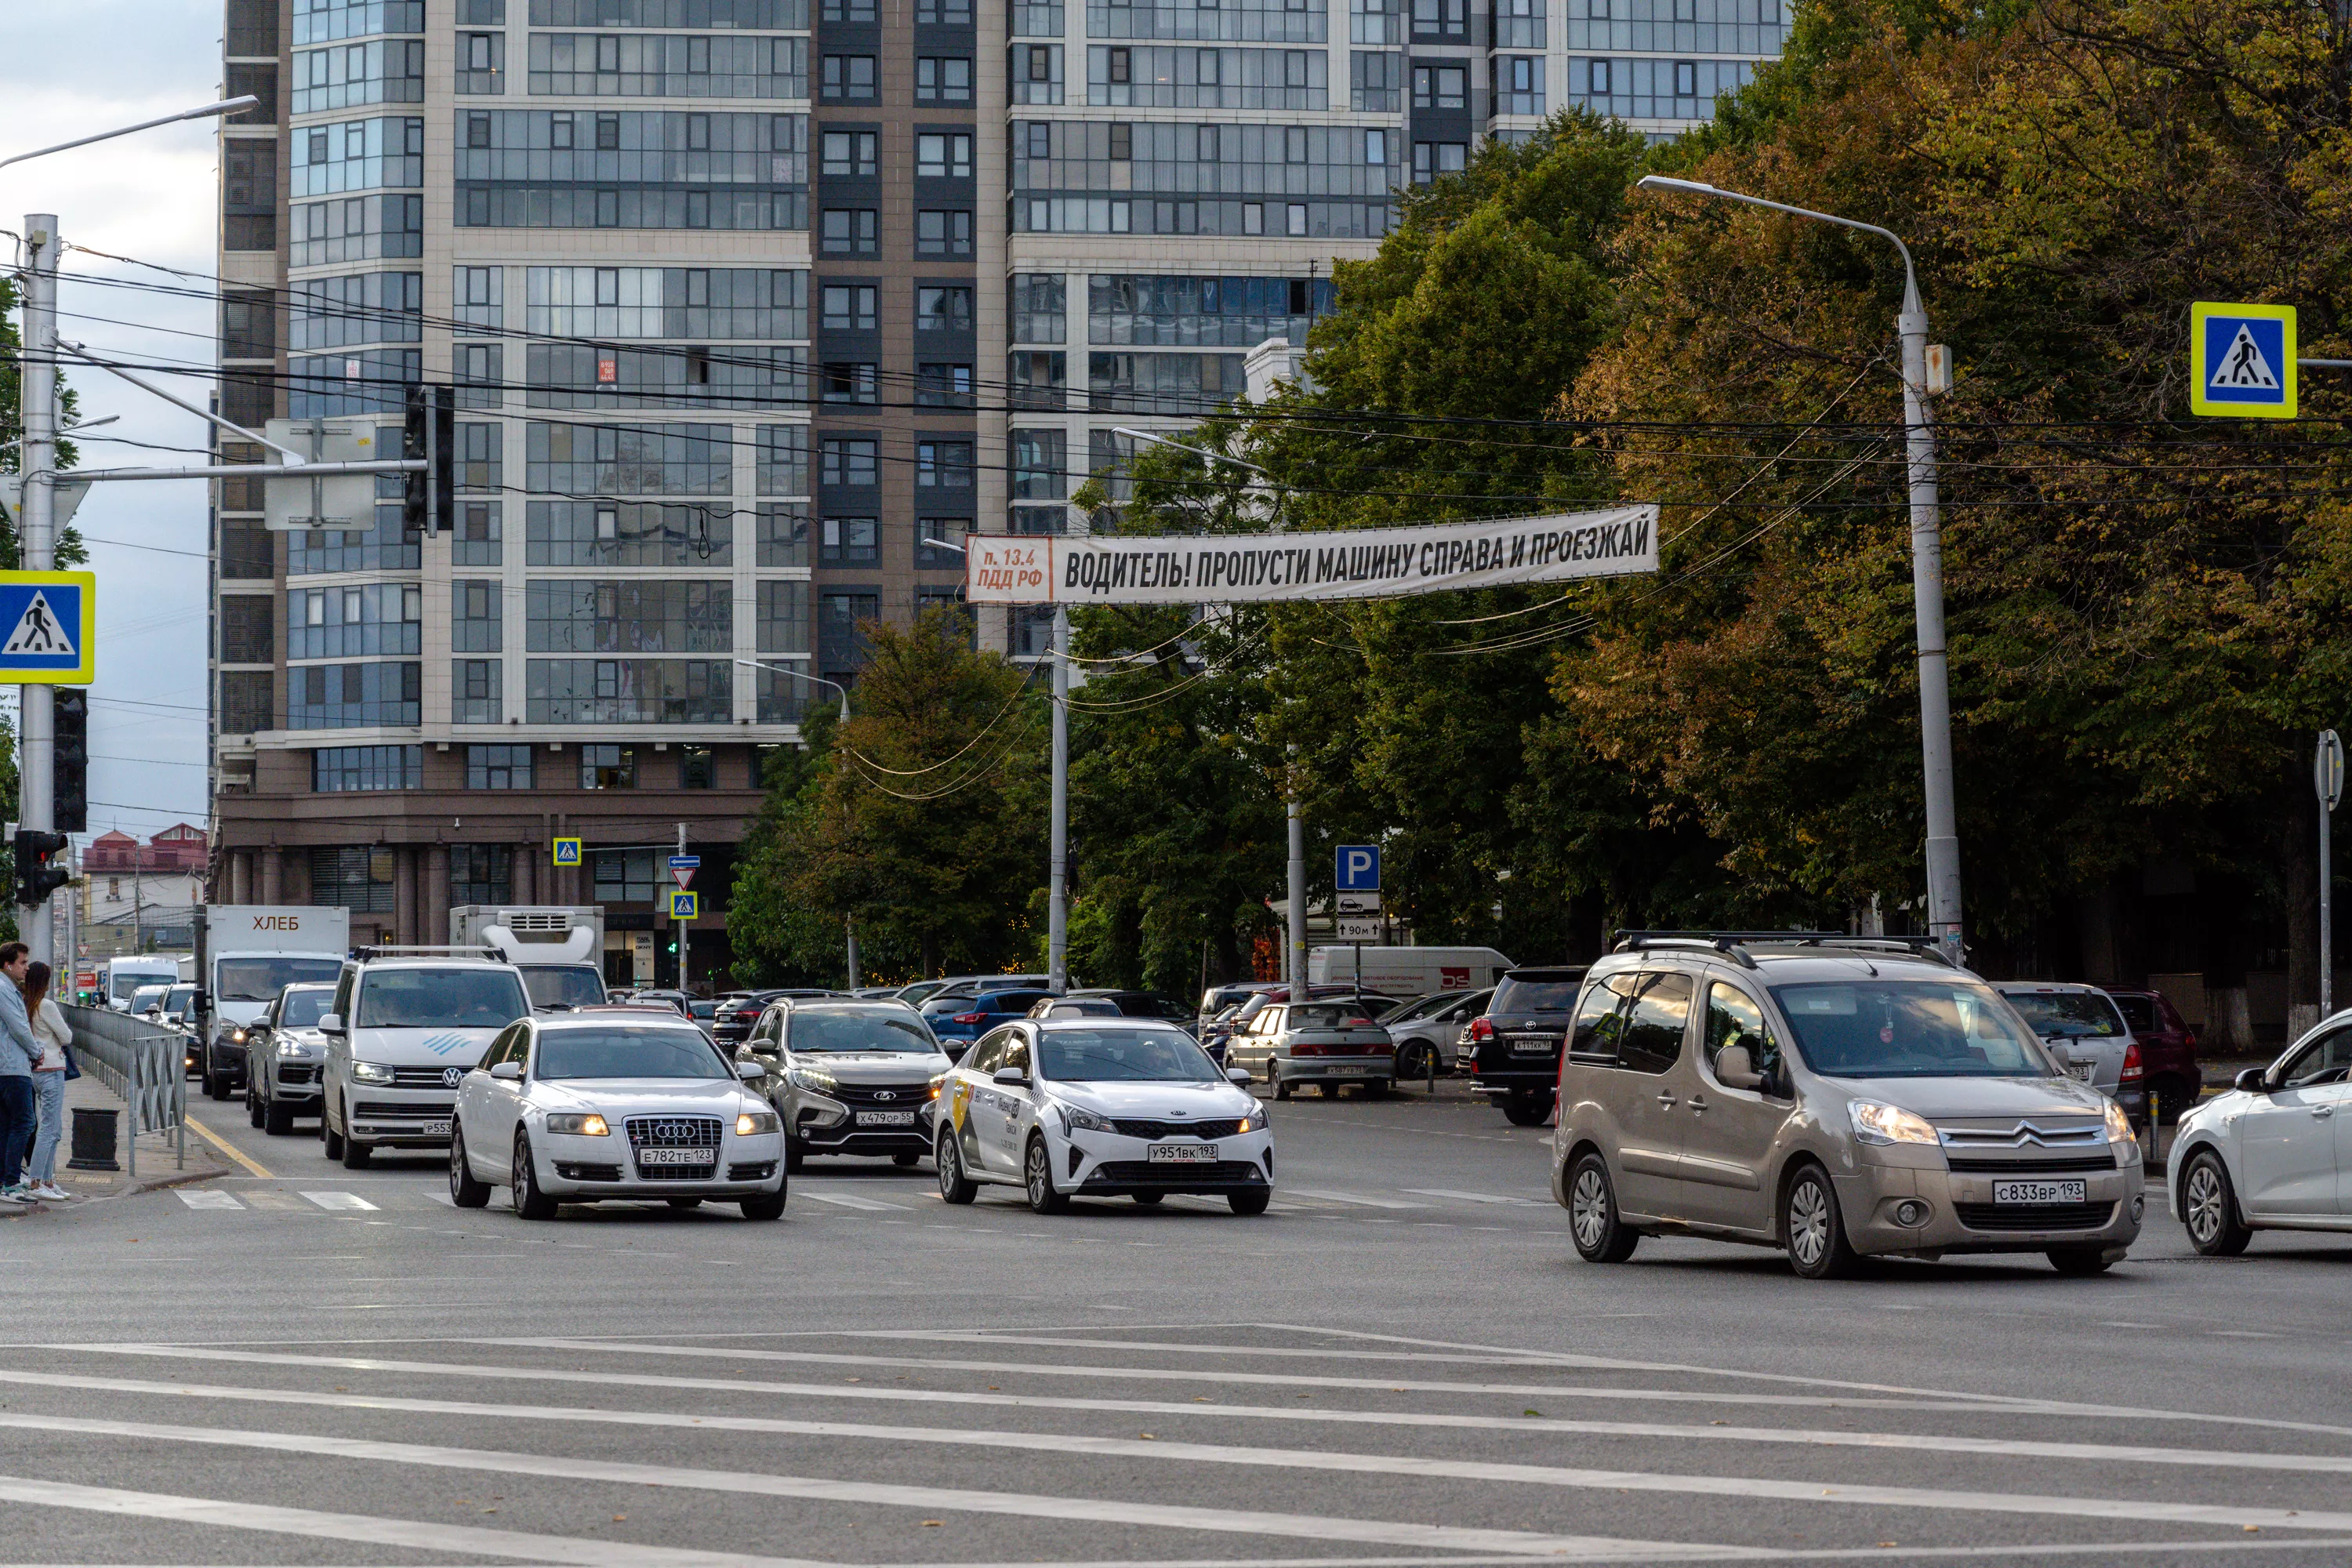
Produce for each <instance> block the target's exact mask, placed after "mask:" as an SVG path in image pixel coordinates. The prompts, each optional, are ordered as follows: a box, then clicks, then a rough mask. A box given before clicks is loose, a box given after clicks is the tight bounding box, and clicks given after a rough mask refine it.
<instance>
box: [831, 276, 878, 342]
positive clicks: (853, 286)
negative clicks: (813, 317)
mask: <svg viewBox="0 0 2352 1568" xmlns="http://www.w3.org/2000/svg"><path fill="white" fill-rule="evenodd" d="M821 300H822V306H823V313H822V315H821V316H820V317H819V321H820V322H821V323H822V325H823V326H824V330H825V331H829V332H870V331H873V330H874V328H875V325H876V311H875V300H876V291H875V288H874V285H872V284H871V283H828V284H826V285H825V286H824V293H823V295H822V296H821Z"/></svg>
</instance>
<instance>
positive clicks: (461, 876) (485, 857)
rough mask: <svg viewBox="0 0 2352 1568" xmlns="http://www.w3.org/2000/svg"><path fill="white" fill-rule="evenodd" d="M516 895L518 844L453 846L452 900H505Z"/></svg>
mask: <svg viewBox="0 0 2352 1568" xmlns="http://www.w3.org/2000/svg"><path fill="white" fill-rule="evenodd" d="M513 898H514V847H513V846H512V845H510V844H452V845H451V846H449V901H450V902H451V903H453V904H503V903H506V902H509V900H512V899H513Z"/></svg>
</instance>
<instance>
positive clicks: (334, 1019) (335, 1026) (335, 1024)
mask: <svg viewBox="0 0 2352 1568" xmlns="http://www.w3.org/2000/svg"><path fill="white" fill-rule="evenodd" d="M342 1032H343V1016H342V1015H341V1013H329V1014H326V1015H325V1016H322V1017H320V1020H319V1033H320V1034H322V1035H340V1034H341V1033H342Z"/></svg>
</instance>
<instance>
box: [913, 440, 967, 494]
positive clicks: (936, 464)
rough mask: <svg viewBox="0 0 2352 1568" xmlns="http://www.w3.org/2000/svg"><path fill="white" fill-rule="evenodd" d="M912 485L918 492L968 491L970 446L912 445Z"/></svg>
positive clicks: (954, 443)
mask: <svg viewBox="0 0 2352 1568" xmlns="http://www.w3.org/2000/svg"><path fill="white" fill-rule="evenodd" d="M915 486H916V488H917V489H950V490H956V489H961V490H968V489H971V442H969V441H918V442H917V443H915Z"/></svg>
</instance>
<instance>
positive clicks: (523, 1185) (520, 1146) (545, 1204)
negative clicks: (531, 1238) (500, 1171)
mask: <svg viewBox="0 0 2352 1568" xmlns="http://www.w3.org/2000/svg"><path fill="white" fill-rule="evenodd" d="M509 1190H511V1191H512V1192H513V1194H514V1208H515V1213H517V1214H519V1215H521V1216H522V1217H523V1218H525V1219H553V1218H554V1217H555V1200H554V1199H553V1198H551V1197H549V1196H548V1195H547V1194H545V1193H542V1192H541V1191H540V1190H539V1167H538V1166H537V1165H535V1164H533V1163H531V1157H530V1134H529V1133H526V1132H524V1131H522V1129H520V1128H517V1129H515V1141H514V1175H513V1178H512V1179H511V1181H510V1182H509Z"/></svg>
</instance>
